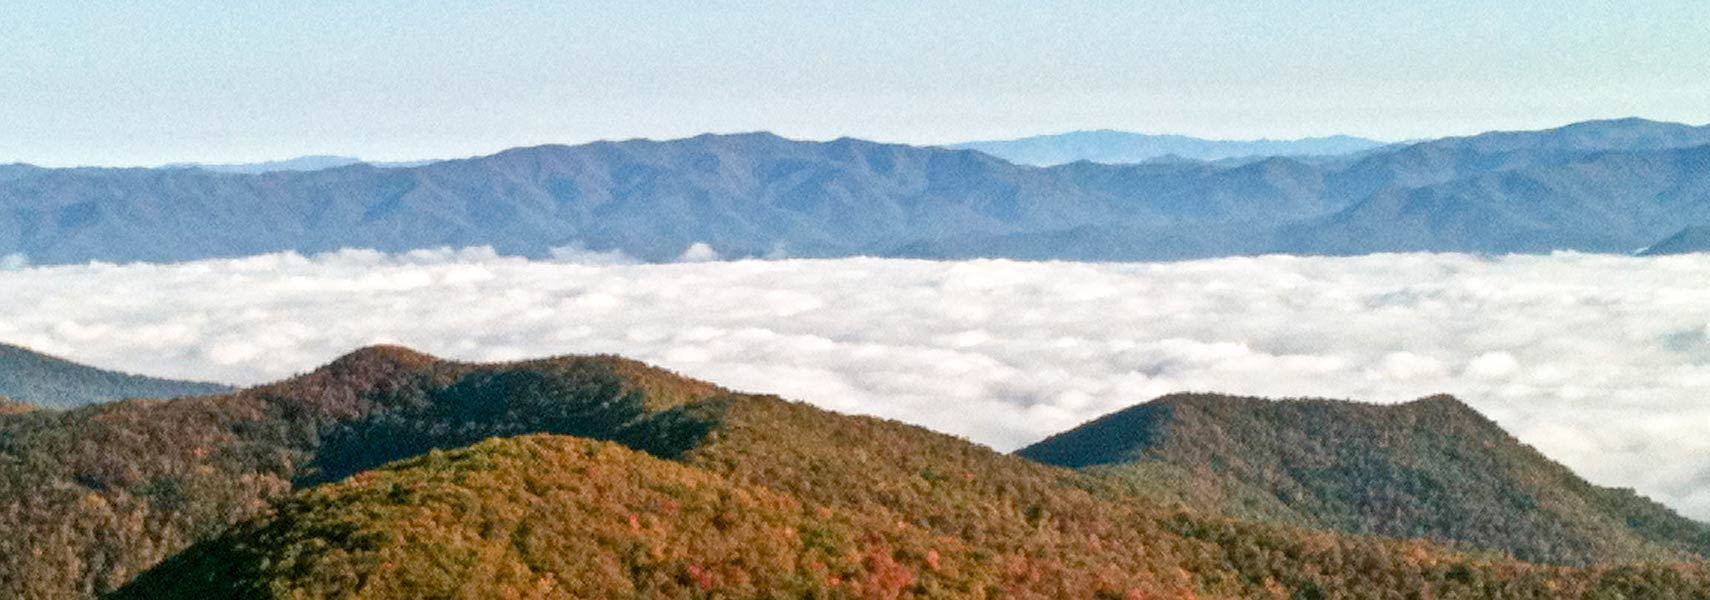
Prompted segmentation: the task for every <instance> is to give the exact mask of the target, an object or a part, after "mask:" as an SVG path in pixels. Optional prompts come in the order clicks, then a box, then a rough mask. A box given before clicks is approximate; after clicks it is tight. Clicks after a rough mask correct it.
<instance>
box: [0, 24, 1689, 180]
mask: <svg viewBox="0 0 1710 600" xmlns="http://www.w3.org/2000/svg"><path fill="white" fill-rule="evenodd" d="M1707 74H1710V2H1704V1H1703V0H1658V1H1652V2H1644V3H1639V2H1606V1H1599V2H1589V1H1579V0H1561V1H1558V2H1553V3H1541V2H1519V1H1507V0H1488V1H1483V2H1475V1H1466V2H1444V1H1431V0H1416V1H1407V2H1401V1H1395V2H1392V1H1388V0H1367V1H1354V0H1349V1H1345V2H1344V1H1336V2H1332V1H1311V0H1297V1H1293V2H1266V1H1257V0H1254V1H1245V2H1235V1H1223V0H1192V1H1182V2H995V1H986V2H935V3H915V2H906V3H905V2H895V3H892V2H840V3H832V2H814V3H807V2H801V3H797V2H751V3H724V2H708V1H696V2H644V1H624V2H556V1H555V2H546V1H526V0H494V1H486V2H469V1H416V2H394V1H372V2H354V1H350V2H333V1H320V0H298V1H295V2H250V1H242V0H228V1H223V2H191V1H184V0H177V1H173V0H159V1H147V0H135V1H105V0H82V1H77V2H67V1H64V0H52V1H40V0H6V2H4V3H0V162H9V161H14V160H16V161H27V162H35V163H38V164H45V165H67V164H157V163H163V162H173V161H251V160H260V159H269V158H282V157H288V156H294V155H300V154H309V153H333V154H348V155H356V156H361V157H365V158H370V159H411V158H430V157H452V156H467V155H472V154H479V153H485V152H491V151H494V150H498V149H501V148H505V147H509V146H517V145H526V144H538V143H547V142H567V143H568V142H581V141H588V140H593V139H601V138H627V137H655V138H663V137H679V136H686V135H692V134H695V133H700V132H707V131H714V132H731V131H747V130H760V129H766V130H772V131H776V132H778V133H781V134H784V135H788V136H792V137H800V138H810V139H819V138H832V137H837V136H842V135H850V136H856V137H864V138H871V139H879V140H885V141H899V142H913V143H941V142H950V141H960V140H967V139H979V138H994V137H1010V136H1019V135H1026V134H1035V133H1047V132H1058V131H1064V130H1070V129H1083V128H1103V127H1109V128H1119V129H1129V130H1137V131H1145V132H1158V133H1185V134H1191V135H1201V136H1209V137H1226V138H1247V137H1262V136H1269V137H1298V136H1306V135H1323V134H1331V133H1350V134H1356V135H1365V136H1371V137H1377V138H1385V139H1402V138H1412V137H1424V136H1435V135H1444V134H1458V133H1470V132H1476V131H1483V130H1488V129H1516V128H1537V127H1545V126H1552V125H1558V124H1562V123H1567V122H1571V121H1575V120H1583V119H1589V118H1603V117H1616V116H1629V115H1638V116H1644V117H1649V118H1654V119H1662V120H1676V121H1686V122H1691V123H1694V124H1698V123H1704V122H1706V121H1710V76H1707Z"/></svg>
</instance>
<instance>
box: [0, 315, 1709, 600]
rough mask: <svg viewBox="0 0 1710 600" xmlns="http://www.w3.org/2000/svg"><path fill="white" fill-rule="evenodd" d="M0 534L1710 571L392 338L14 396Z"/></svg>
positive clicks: (686, 386) (207, 551)
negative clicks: (1346, 511)
mask: <svg viewBox="0 0 1710 600" xmlns="http://www.w3.org/2000/svg"><path fill="white" fill-rule="evenodd" d="M529 434H554V435H546V436H539V435H532V436H531V435H529ZM490 438H498V439H490ZM482 440H488V441H482ZM596 440H598V441H596ZM471 444H473V445H471ZM458 448H462V449H458ZM400 460H401V462H392V461H400ZM387 463H390V464H389V465H388V464H387ZM234 525H235V527H234ZM0 530H3V531H6V532H8V533H9V534H10V535H7V536H4V537H0V596H6V597H16V598H65V597H95V596H98V595H102V594H106V593H108V592H111V591H114V590H118V589H119V588H121V587H124V586H125V585H126V584H127V583H128V582H131V581H132V580H133V578H136V579H135V582H134V583H133V584H131V587H129V588H127V589H125V590H124V591H122V592H120V593H119V594H118V595H119V597H147V598H156V597H184V596H190V595H199V596H205V597H258V598H272V597H279V598H320V597H351V596H352V595H360V596H362V597H368V598H419V597H447V598H492V597H515V598H524V597H529V598H534V597H543V598H550V597H566V598H569V597H608V596H613V595H615V596H619V597H622V596H627V595H640V596H660V597H706V598H711V597H851V598H899V597H968V598H991V597H1016V598H1056V597H1109V598H1185V597H1200V598H1562V597H1570V598H1571V597H1584V598H1665V599H1666V598H1707V597H1710V572H1707V571H1706V568H1705V567H1704V566H1703V565H1702V564H1698V565H1694V564H1688V563H1677V564H1665V563H1662V562H1649V563H1644V564H1634V565H1628V566H1597V567H1590V568H1568V567H1554V566H1539V565H1534V564H1530V563H1525V562H1520V561H1515V560H1510V559H1506V558H1501V557H1498V556H1492V555H1488V554H1485V555H1469V554H1464V553H1460V552H1457V551H1454V550H1450V549H1445V548H1443V547H1440V546H1437V545H1435V544H1432V543H1429V542H1426V541H1419V540H1413V541H1408V540H1395V539H1387V538H1381V537H1362V536H1353V535H1347V534H1340V533H1332V532H1328V531H1315V530H1308V529H1302V528H1296V527H1289V526H1283V525H1275V524H1253V523H1246V522H1242V521H1238V520H1233V519H1229V518H1227V517H1224V516H1218V515H1213V514H1206V513H1200V512H1195V511H1190V510H1184V509H1180V508H1177V507H1172V506H1169V505H1166V504H1164V503H1160V502H1157V501H1155V500H1153V499H1151V498H1150V497H1148V496H1146V495H1145V494H1142V493H1139V492H1137V491H1135V490H1134V489H1133V486H1132V485H1130V484H1128V483H1126V482H1124V481H1121V480H1118V479H1111V478H1106V477H1103V476H1099V475H1097V474H1089V473H1084V472H1078V471H1074V470H1069V469H1063V468H1059V467H1053V466H1048V465H1043V464H1039V463H1035V462H1032V461H1029V460H1026V459H1023V458H1020V457H1016V456H1007V455H1003V454H1000V453H997V452H994V451H992V450H990V449H988V448H985V447H982V446H979V445H976V444H973V443H970V442H967V441H965V440H961V439H958V438H955V437H951V436H946V435H942V434H937V433H933V432H930V431H927V430H924V429H921V428H918V427H913V426H908V425H904V424H901V423H897V422H892V421H885V420H880V419H873V418H867V417H854V416H846V415H840V414H836V413H831V412H828V411H824V410H820V409H817V408H814V407H811V406H808V405H805V404H799V403H794V402H789V401H785V400H782V399H778V398H775V397H768V396H754V395H746V394H738V393H733V392H730V391H728V390H724V389H721V388H718V387H716V386H713V385H710V384H706V383H702V382H697V381H693V380H689V379H686V378H682V377H678V376H676V375H673V374H671V373H668V372H665V371H660V370H657V369H653V368H649V367H647V366H645V365H641V364H639V363H635V362H632V361H627V360H623V359H619V358H614V357H567V358H559V359H549V360H541V361H530V362H520V363H508V364H497V365H474V364H464V363H454V362H448V361H441V360H438V359H435V358H433V357H429V356H425V355H421V354H418V353H414V352H411V351H408V350H404V349H400V348H385V347H382V348H372V349H367V350H363V351H359V352H356V353H353V354H351V355H349V356H346V357H344V358H342V359H340V360H338V361H335V362H334V363H332V364H331V365H328V366H327V367H324V368H322V369H320V370H318V371H315V372H313V373H310V374H307V375H304V376H301V377H298V378H294V379H291V380H287V381H284V382H281V383H278V384H274V385H270V386H263V387H259V388H254V389H250V390H244V391H240V392H236V393H231V394H225V395H219V396H204V397H192V398H182V399H176V400H168V401H160V400H133V401H124V402H117V403H111V404H105V405H98V406H91V407H85V408H80V409H75V410H69V411H53V410H36V411H30V412H24V413H21V414H14V415H9V416H6V417H3V418H0ZM169 557H171V558H170V560H167V559H168V558H169ZM162 561H165V562H164V563H163V562H162ZM151 568H152V570H150V569H151ZM144 571H148V572H147V573H146V574H143V575H142V576H141V577H140V578H137V575H138V574H140V573H143V572H144Z"/></svg>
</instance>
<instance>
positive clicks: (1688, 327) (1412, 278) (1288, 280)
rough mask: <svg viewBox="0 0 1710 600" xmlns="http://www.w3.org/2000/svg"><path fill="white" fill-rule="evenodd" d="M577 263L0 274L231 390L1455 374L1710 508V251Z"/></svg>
mask: <svg viewBox="0 0 1710 600" xmlns="http://www.w3.org/2000/svg"><path fill="white" fill-rule="evenodd" d="M559 258H561V259H563V260H560V261H556V262H544V261H533V262H531V261H526V260H522V259H515V258H503V257H498V256H495V255H494V254H493V253H492V252H490V251H487V250H483V249H475V250H463V251H436V252H414V253H409V254H404V255H395V256H388V255H382V254H378V253H372V252H360V251H350V252H342V253H336V254H330V255H323V256H317V257H309V258H305V257H301V256H296V255H290V254H282V255H269V256H262V257H255V258H247V259H239V260H214V261H202V262H194V263H187V264H181V265H125V266H115V265H90V266H77V267H50V268H39V267H38V268H30V267H23V265H21V264H20V265H17V268H14V269H13V270H11V271H5V272H0V290H5V294H4V295H0V340H5V341H10V342H15V343H21V344H25V345H29V346H32V347H35V348H38V349H41V350H44V351H48V352H52V353H56V354H61V355H65V356H69V357H72V358H75V359H77V360H81V361H85V362H89V363H93V364H96V365H100V366H106V367H114V368H121V369H126V370H131V371H138V372H143V373H147V374H152V375H163V376H173V377H191V378H202V379H213V380H219V381H224V382H230V383H256V382H261V381H266V380H271V379H276V378H280V377H284V376H288V375H291V374H292V373H295V372H302V371H306V370H309V369H312V368H314V367H316V366H319V365H321V364H323V363H325V362H327V361H328V360H330V359H332V358H334V357H336V356H337V355H339V354H342V353H344V352H346V351H349V350H351V349H353V348H355V347H357V346H361V345H365V344H370V343H375V342H395V343H402V344H407V345H409V346H412V347H415V348H418V349H421V350H424V351H428V352H433V353H436V354H439V355H442V356H447V357H454V358H461V359H470V360H492V359H512V358H522V357H534V356H542V355H551V354H564V353H594V352H610V353H619V354H624V355H628V356H632V357H635V358H639V359H642V360H646V361H649V362H652V363H655V364H659V365H662V366H665V367H669V368H671V369H674V370H677V371H680V372H683V373H685V374H689V375H693V376H696V377H701V378H705V379H709V380H712V381H715V382H718V383H721V384H724V385H726V386H729V387H733V388H737V389H743V390H748V391H759V392H774V393H778V394H781V395H784V396H787V397H791V398H797V399H802V400H807V401H810V402H814V403H816V404H819V405H822V406H825V407H828V408H832V409H836V410H842V411H850V412H861V413H871V414H877V415H882V416H887V417H893V418H897V419H901V420H904V421H908V422H912V423H917V424H921V425H925V426H927V427H931V428H933V429H937V430H940V431H946V432H950V433H954V434H958V435H962V436H965V437H968V438H971V439H973V440H975V441H979V442H982V443H986V444H990V445H992V446H994V447H996V448H999V449H1003V450H1010V449H1014V448H1016V447H1018V446H1021V445H1023V444H1026V443H1028V442H1031V441H1034V440H1037V439H1039V438H1041V437H1043V436H1045V435H1047V434H1050V433H1053V432H1056V431H1059V430H1062V429H1066V428H1069V427H1072V426H1074V425H1076V424H1078V423H1080V422H1082V421H1085V420H1087V419H1090V418H1092V417H1096V416H1098V415H1100V414H1103V413H1106V412H1109V411H1112V410H1116V409H1119V408H1123V407H1125V406H1129V405H1132V404H1135V403H1138V402H1142V401H1145V400H1147V399H1150V398H1152V397H1155V396H1157V395H1160V394H1164V393H1168V392H1174V391H1182V390H1202V391H1221V392H1231V393H1242V394H1257V395H1266V396H1329V397H1344V398H1355V399H1363V400H1369V401H1375V402H1399V401H1405V400H1409V399H1412V398H1415V397H1418V396H1424V395H1428V394H1432V393H1438V392H1450V393H1454V394H1456V395H1458V396H1460V397H1462V398H1463V399H1465V400H1466V401H1467V402H1469V403H1470V404H1472V405H1473V406H1475V407H1477V408H1478V409H1479V410H1481V411H1484V412H1485V413H1486V414H1488V415H1490V416H1491V417H1493V418H1494V419H1496V420H1497V421H1498V422H1500V423H1501V424H1502V425H1503V426H1505V427H1507V428H1508V429H1509V430H1510V431H1513V432H1515V433H1516V434H1517V435H1518V436H1519V437H1520V438H1521V439H1522V440H1523V441H1525V442H1528V443H1531V444H1534V445H1536V446H1537V447H1538V448H1539V449H1540V450H1542V451H1543V452H1544V453H1545V454H1548V455H1549V456H1551V457H1553V458H1556V459H1558V460H1561V461H1563V462H1565V463H1567V464H1568V465H1569V466H1571V467H1573V468H1575V469H1576V470H1578V471H1579V472H1581V473H1582V474H1584V475H1586V476H1587V477H1588V478H1590V479H1592V480H1593V481H1596V482H1598V483H1602V484H1607V485H1620V486H1630V487H1636V488H1638V489H1639V490H1640V491H1641V492H1643V493H1645V494H1648V495H1651V496H1653V497H1655V498H1658V499H1660V500H1662V501H1664V502H1666V503H1668V504H1670V505H1672V506H1675V507H1677V508H1679V509H1681V510H1682V511H1683V512H1685V513H1687V514H1689V515H1692V516H1696V517H1698V518H1701V519H1705V518H1710V436H1705V435H1703V431H1704V429H1705V428H1706V426H1710V396H1707V394H1706V392H1707V391H1710V312H1707V311H1706V310H1705V307H1707V306H1710V286H1705V285H1704V284H1703V282H1705V281H1710V261H1705V260H1703V258H1702V257H1665V258H1628V257H1614V256H1585V255H1573V254H1562V255H1555V256H1523V257H1508V258H1498V259H1486V258H1480V257H1473V256H1465V255H1384V256H1369V257H1357V258H1298V257H1264V258H1229V259H1218V260H1207V261H1195V262H1185V263H1173V264H1096V265H1095V264H1081V263H1017V262H1007V261H972V262H927V261H902V260H880V259H842V260H779V261H739V262H705V263H695V264H673V265H638V264H624V263H625V261H623V260H621V259H622V257H615V256H605V255H598V254H594V253H588V252H585V251H580V250H574V249H567V250H566V251H565V252H563V253H561V254H560V255H559ZM709 258H710V257H709ZM594 263H600V264H594Z"/></svg>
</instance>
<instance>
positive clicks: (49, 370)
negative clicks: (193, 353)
mask: <svg viewBox="0 0 1710 600" xmlns="http://www.w3.org/2000/svg"><path fill="white" fill-rule="evenodd" d="M229 389H231V388H228V387H226V386H223V385H218V384H213V383H199V382H193V381H173V380H170V379H156V378H153V377H143V376H140V375H129V374H125V373H117V372H113V371H105V370H102V369H97V368H94V367H89V366H84V365H80V364H77V363H74V362H71V361H68V360H63V359H59V358H54V357H52V356H48V355H46V354H41V353H39V352H33V351H31V350H28V349H25V348H20V347H18V346H13V345H9V344H0V396H10V397H12V398H16V399H18V400H20V401H23V402H29V403H32V404H35V405H37V406H43V407H49V408H69V407H73V406H81V405H84V404H94V403H96V402H107V401H110V400H119V399H122V398H176V397H178V396H194V395H198V394H213V393H218V392H223V391H227V390H229Z"/></svg>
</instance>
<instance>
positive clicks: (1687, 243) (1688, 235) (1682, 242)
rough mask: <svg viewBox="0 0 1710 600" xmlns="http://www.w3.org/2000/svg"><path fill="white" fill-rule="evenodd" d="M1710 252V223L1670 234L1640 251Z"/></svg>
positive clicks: (1662, 253)
mask: <svg viewBox="0 0 1710 600" xmlns="http://www.w3.org/2000/svg"><path fill="white" fill-rule="evenodd" d="M1705 252H1710V225H1700V226H1697V227H1688V228H1686V229H1682V230H1680V231H1679V232H1676V233H1675V234H1674V235H1671V236H1668V238H1667V239H1664V240H1663V241H1660V242H1657V243H1655V244H1652V245H1651V247H1649V248H1645V249H1644V250H1643V251H1641V252H1639V254H1640V255H1642V256H1667V255H1670V254H1699V253H1705Z"/></svg>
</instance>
